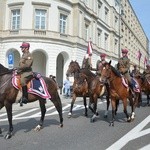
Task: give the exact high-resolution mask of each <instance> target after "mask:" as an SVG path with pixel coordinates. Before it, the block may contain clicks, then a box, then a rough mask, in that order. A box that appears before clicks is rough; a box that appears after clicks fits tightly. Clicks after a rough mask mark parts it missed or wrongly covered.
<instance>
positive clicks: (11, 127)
mask: <svg viewBox="0 0 150 150" xmlns="http://www.w3.org/2000/svg"><path fill="white" fill-rule="evenodd" d="M5 108H6V111H7V117H8V122H9V130H8V132H7V134H6V135H5V139H9V138H11V137H12V132H13V125H12V104H11V103H9V102H6V104H5Z"/></svg>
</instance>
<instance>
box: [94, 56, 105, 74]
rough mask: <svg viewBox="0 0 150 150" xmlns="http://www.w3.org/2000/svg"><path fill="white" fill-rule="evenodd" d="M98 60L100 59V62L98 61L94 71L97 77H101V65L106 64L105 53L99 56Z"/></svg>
mask: <svg viewBox="0 0 150 150" xmlns="http://www.w3.org/2000/svg"><path fill="white" fill-rule="evenodd" d="M100 58H101V60H98V61H97V63H96V70H97V71H96V74H97V75H99V76H100V75H101V69H102V67H103V65H104V64H105V63H106V60H105V58H106V54H105V53H102V54H100Z"/></svg>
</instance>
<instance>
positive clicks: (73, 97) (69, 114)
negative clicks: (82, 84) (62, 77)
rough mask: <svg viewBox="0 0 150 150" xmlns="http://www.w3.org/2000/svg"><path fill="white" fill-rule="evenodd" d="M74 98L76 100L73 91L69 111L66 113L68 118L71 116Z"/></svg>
mask: <svg viewBox="0 0 150 150" xmlns="http://www.w3.org/2000/svg"><path fill="white" fill-rule="evenodd" d="M75 100H76V94H75V93H74V94H73V96H72V101H71V106H70V111H69V113H68V118H70V117H71V116H72V109H73V105H74V102H75Z"/></svg>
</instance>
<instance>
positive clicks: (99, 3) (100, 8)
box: [98, 2, 102, 18]
mask: <svg viewBox="0 0 150 150" xmlns="http://www.w3.org/2000/svg"><path fill="white" fill-rule="evenodd" d="M101 16H102V2H98V17H99V18H101Z"/></svg>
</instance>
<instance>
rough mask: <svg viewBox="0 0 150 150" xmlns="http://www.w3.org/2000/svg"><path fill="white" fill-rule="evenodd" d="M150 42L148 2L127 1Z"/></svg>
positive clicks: (142, 0) (149, 4)
mask: <svg viewBox="0 0 150 150" xmlns="http://www.w3.org/2000/svg"><path fill="white" fill-rule="evenodd" d="M129 1H130V3H131V5H132V8H133V9H134V12H135V13H136V16H137V17H138V20H139V21H140V23H141V26H142V27H143V30H144V32H145V34H146V36H147V37H148V39H149V41H150V11H149V9H150V0H129Z"/></svg>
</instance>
